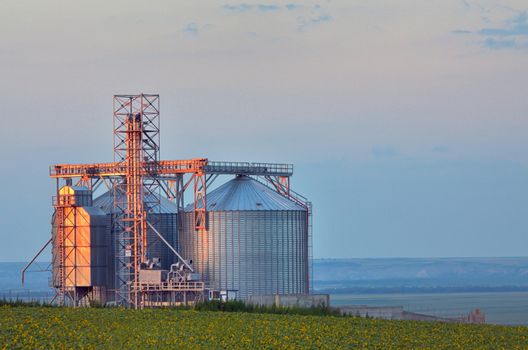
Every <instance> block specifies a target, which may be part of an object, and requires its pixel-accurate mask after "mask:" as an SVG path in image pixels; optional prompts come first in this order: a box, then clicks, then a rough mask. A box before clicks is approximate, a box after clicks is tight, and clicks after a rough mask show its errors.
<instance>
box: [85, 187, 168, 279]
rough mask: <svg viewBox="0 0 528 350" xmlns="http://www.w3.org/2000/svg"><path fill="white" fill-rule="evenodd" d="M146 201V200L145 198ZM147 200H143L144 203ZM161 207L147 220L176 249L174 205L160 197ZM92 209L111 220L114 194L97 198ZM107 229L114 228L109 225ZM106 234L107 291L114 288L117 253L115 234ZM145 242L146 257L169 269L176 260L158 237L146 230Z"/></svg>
mask: <svg viewBox="0 0 528 350" xmlns="http://www.w3.org/2000/svg"><path fill="white" fill-rule="evenodd" d="M147 199H148V198H147ZM147 199H146V200H145V201H146V202H148V201H147ZM159 202H160V203H161V205H159V206H157V207H156V213H151V214H149V215H148V217H147V220H148V221H149V222H151V223H152V225H153V226H154V227H155V228H156V229H157V230H158V231H159V232H160V233H161V234H162V235H163V237H164V238H165V239H166V240H167V241H168V242H171V243H172V244H173V247H175V248H176V249H177V247H178V235H177V221H176V219H177V214H176V212H177V207H176V205H175V204H173V203H172V202H170V201H169V200H168V199H166V198H164V197H160V201H159ZM93 203H94V207H98V208H101V209H102V210H103V211H104V212H105V213H106V214H107V216H108V219H109V220H112V213H113V212H114V194H113V193H112V192H111V191H109V192H105V193H104V194H102V195H101V196H99V197H97V198H96V199H95V200H94V202H93ZM109 227H114V225H111V224H110V226H109ZM110 231H111V230H110V229H109V230H108V232H109V234H110V244H109V248H108V255H109V257H110V261H109V263H108V268H107V270H108V275H109V276H111V277H110V278H109V279H108V280H107V282H106V285H107V288H108V289H114V288H115V280H114V276H115V271H116V270H115V264H116V256H117V254H118V253H119V252H117V249H118V248H117V245H116V233H115V232H113V231H112V232H110ZM147 240H148V242H149V245H148V247H147V257H148V258H149V259H152V258H160V259H161V265H162V268H164V269H169V267H170V265H171V264H173V263H174V262H175V261H176V259H175V256H174V254H173V253H172V251H171V250H170V249H169V248H168V247H167V246H166V245H165V244H164V243H163V242H161V240H160V239H159V238H158V236H157V235H156V234H155V233H154V232H153V231H152V230H150V229H148V230H147Z"/></svg>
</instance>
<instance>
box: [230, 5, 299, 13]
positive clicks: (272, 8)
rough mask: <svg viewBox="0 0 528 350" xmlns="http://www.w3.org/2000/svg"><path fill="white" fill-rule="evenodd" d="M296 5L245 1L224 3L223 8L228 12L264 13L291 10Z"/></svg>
mask: <svg viewBox="0 0 528 350" xmlns="http://www.w3.org/2000/svg"><path fill="white" fill-rule="evenodd" d="M297 6H300V5H296V4H288V5H284V6H281V5H276V4H256V5H252V4H247V3H241V4H236V5H230V4H227V5H224V10H226V11H228V12H236V13H245V12H250V11H255V12H263V13H266V12H277V11H280V10H283V9H287V10H293V9H295V8H297Z"/></svg>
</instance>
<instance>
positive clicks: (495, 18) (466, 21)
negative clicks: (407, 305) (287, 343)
mask: <svg viewBox="0 0 528 350" xmlns="http://www.w3.org/2000/svg"><path fill="white" fill-rule="evenodd" d="M243 1H244V0H243ZM0 43H1V45H0V77H1V80H0V105H1V113H0V121H1V122H2V127H1V128H0V155H1V157H2V160H3V164H2V171H1V172H0V181H1V182H2V184H3V191H2V193H3V201H2V202H1V204H0V218H1V220H2V223H3V225H2V228H1V229H0V238H1V239H2V244H1V245H0V261H24V260H28V259H29V258H30V257H31V256H32V255H33V254H34V253H35V252H36V251H37V250H38V249H39V248H40V246H41V245H42V244H43V243H45V242H46V241H47V239H48V238H49V236H50V230H51V227H50V216H51V213H52V208H51V196H52V194H53V191H54V182H53V181H52V180H51V179H50V178H49V168H48V167H49V165H51V164H55V163H88V162H102V161H111V160H112V157H113V156H112V115H111V111H112V96H113V95H114V94H135V93H141V92H144V93H157V94H160V100H161V128H162V131H161V156H162V158H164V159H186V158H192V157H207V158H209V159H211V160H229V161H255V162H285V163H293V164H294V165H295V175H294V177H293V178H292V186H293V188H294V189H295V190H296V191H298V192H300V193H302V194H304V195H305V196H306V197H308V198H309V199H310V200H311V201H312V202H313V206H314V243H313V245H314V257H316V258H352V257H358V258H364V257H450V256H456V257H462V256H464V257H473V256H526V255H527V252H528V251H527V247H528V215H527V214H528V152H527V151H528V137H527V131H528V108H527V107H528V95H527V92H528V89H527V82H528V64H527V62H528V3H527V2H526V0H504V1H502V0H501V1H488V0H478V1H477V0H475V1H473V0H431V1H418V0H378V1H375V0H371V1H366V0H332V1H324V0H318V1H308V0H306V1H293V0H292V2H278V1H277V2H268V1H267V0H261V1H256V2H250V1H245V2H221V1H211V0H204V1H199V2H198V1H157V2H145V1H128V0H127V1H112V2H108V1H75V2H72V1H46V2H40V1H21V0H3V1H2V2H0ZM47 256H48V257H49V254H48V255H47Z"/></svg>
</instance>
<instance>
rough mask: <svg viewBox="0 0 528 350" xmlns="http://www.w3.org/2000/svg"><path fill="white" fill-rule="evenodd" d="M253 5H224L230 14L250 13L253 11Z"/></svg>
mask: <svg viewBox="0 0 528 350" xmlns="http://www.w3.org/2000/svg"><path fill="white" fill-rule="evenodd" d="M253 7H254V6H253V5H249V4H238V5H224V10H226V11H229V12H248V11H250V10H252V9H253Z"/></svg>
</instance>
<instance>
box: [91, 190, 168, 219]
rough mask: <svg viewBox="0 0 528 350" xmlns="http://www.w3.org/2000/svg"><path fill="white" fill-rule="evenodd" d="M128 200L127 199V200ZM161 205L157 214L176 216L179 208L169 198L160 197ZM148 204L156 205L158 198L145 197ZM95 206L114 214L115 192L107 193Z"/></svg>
mask: <svg viewBox="0 0 528 350" xmlns="http://www.w3.org/2000/svg"><path fill="white" fill-rule="evenodd" d="M125 200H126V199H125ZM159 201H160V205H159V206H157V208H155V209H154V213H156V214H174V213H176V212H178V208H177V207H176V204H174V203H172V202H171V201H169V200H168V199H167V198H165V197H163V196H160V199H159ZM144 202H145V203H146V204H148V203H155V202H156V197H155V196H154V195H152V194H151V195H145V201H144ZM93 206H94V207H98V208H101V209H102V210H103V211H104V212H105V213H113V212H114V191H107V192H105V193H103V194H102V195H100V196H99V197H97V198H96V199H94V201H93Z"/></svg>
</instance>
